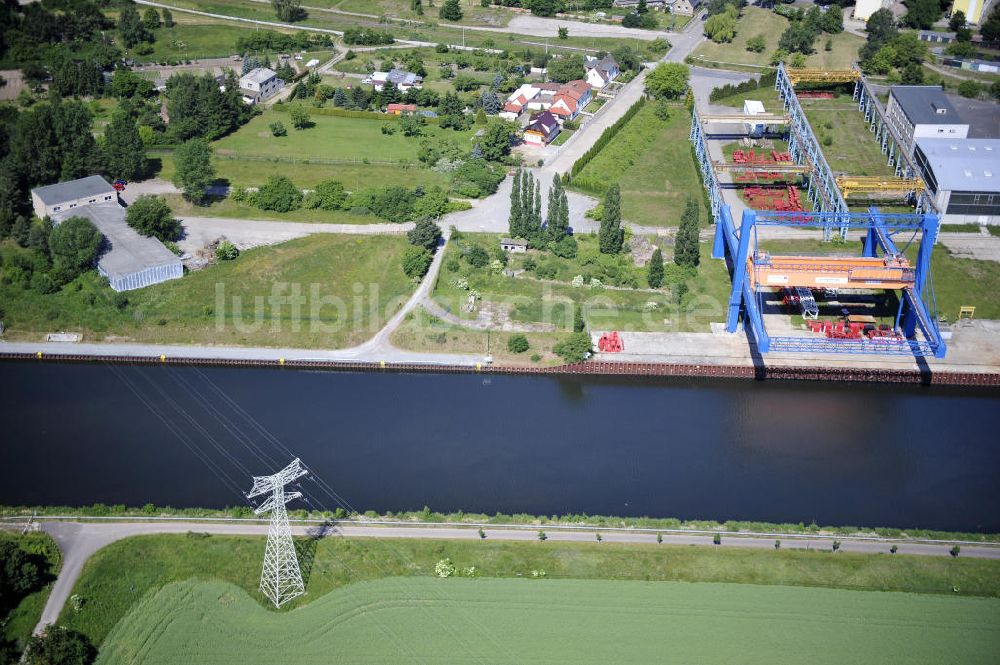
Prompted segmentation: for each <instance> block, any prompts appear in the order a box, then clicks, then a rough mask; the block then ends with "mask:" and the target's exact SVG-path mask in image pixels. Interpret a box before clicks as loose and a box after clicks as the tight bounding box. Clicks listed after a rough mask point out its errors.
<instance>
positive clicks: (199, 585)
mask: <svg viewBox="0 0 1000 665" xmlns="http://www.w3.org/2000/svg"><path fill="white" fill-rule="evenodd" d="M220 636H224V637H223V638H222V639H220ZM791 636H794V639H789V638H790V637H791ZM998 640H1000V601H997V600H995V599H981V598H949V597H942V596H910V595H905V594H884V593H864V592H856V591H839V590H830V589H802V588H794V587H780V586H777V587H759V586H752V585H738V584H685V583H678V582H620V581H594V580H587V581H584V580H534V579H530V580H529V579H521V580H510V579H507V580H495V579H492V580H489V579H444V580H441V579H432V578H421V579H405V578H395V579H384V580H378V581H375V582H366V583H362V584H358V585H355V586H350V587H346V588H344V589H341V590H340V591H338V592H334V593H330V594H327V595H326V596H323V597H322V598H319V599H317V600H316V601H315V602H313V603H312V604H311V605H310V606H308V607H305V608H302V609H299V610H297V611H295V612H292V613H288V614H284V615H278V616H275V615H274V614H273V613H270V612H268V611H266V610H264V609H263V608H261V607H260V606H259V605H257V604H256V603H254V601H253V600H252V599H251V598H249V597H248V596H247V595H246V594H245V593H244V592H243V591H242V590H241V589H239V588H238V587H234V586H232V585H229V584H224V583H220V582H196V581H190V582H180V583H176V584H172V585H170V586H167V587H165V588H163V589H162V590H161V591H160V592H159V593H157V594H156V595H154V596H151V597H147V598H145V599H144V600H143V602H141V603H140V604H138V605H137V606H136V607H135V609H134V610H133V611H132V612H130V613H129V614H128V615H127V616H126V617H125V619H124V620H123V621H122V622H121V623H120V624H119V625H118V626H117V627H116V629H115V630H114V631H113V632H112V633H111V635H109V637H108V640H107V642H106V643H105V646H104V648H103V649H102V651H101V655H100V657H99V658H98V661H97V662H98V663H99V664H107V665H111V664H114V663H134V662H142V663H148V664H155V663H177V662H181V661H183V662H185V663H190V664H192V665H194V664H197V663H206V664H208V663H211V664H216V663H219V664H223V663H244V662H247V659H248V658H250V659H253V660H255V661H258V662H264V661H268V660H280V659H282V658H292V659H293V660H294V662H296V663H324V664H325V663H331V662H341V663H348V662H349V663H387V662H439V663H440V662H449V663H464V662H469V663H473V662H477V663H482V662H517V663H555V662H563V663H612V662H614V663H651V662H659V663H691V662H709V661H710V662H713V663H720V664H727V663H733V664H735V663H740V664H741V665H749V664H752V663H774V662H797V661H798V659H800V658H802V657H803V655H804V652H805V651H807V652H808V662H810V663H830V664H835V663H843V662H866V663H898V662H906V663H940V662H945V661H949V662H962V663H965V664H967V665H973V664H975V663H992V662H994V660H993V657H994V656H995V655H996V651H995V648H996V646H997V643H998Z"/></svg>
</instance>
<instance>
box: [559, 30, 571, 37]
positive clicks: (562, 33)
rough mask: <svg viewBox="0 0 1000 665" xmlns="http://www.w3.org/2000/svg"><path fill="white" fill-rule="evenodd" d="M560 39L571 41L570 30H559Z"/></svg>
mask: <svg viewBox="0 0 1000 665" xmlns="http://www.w3.org/2000/svg"><path fill="white" fill-rule="evenodd" d="M559 39H569V28H559Z"/></svg>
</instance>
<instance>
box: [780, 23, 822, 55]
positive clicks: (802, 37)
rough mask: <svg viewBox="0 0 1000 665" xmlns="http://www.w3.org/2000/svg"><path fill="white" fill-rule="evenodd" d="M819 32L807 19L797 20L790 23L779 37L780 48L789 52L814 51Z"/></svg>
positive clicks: (807, 53)
mask: <svg viewBox="0 0 1000 665" xmlns="http://www.w3.org/2000/svg"><path fill="white" fill-rule="evenodd" d="M817 36H818V33H817V31H816V29H815V28H813V27H812V26H811V25H809V24H808V23H806V22H805V21H796V22H794V23H791V24H789V26H788V27H787V28H785V31H784V32H783V33H781V37H780V38H779V39H778V48H780V49H784V50H786V51H788V52H789V53H802V54H803V55H809V54H810V53H812V52H813V44H814V43H815V42H816V37H817Z"/></svg>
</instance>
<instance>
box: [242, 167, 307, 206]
mask: <svg viewBox="0 0 1000 665" xmlns="http://www.w3.org/2000/svg"><path fill="white" fill-rule="evenodd" d="M254 205H256V206H257V207H258V208H260V209H261V210H274V211H275V212H289V211H291V210H296V209H298V208H301V207H302V191H301V190H300V189H299V188H298V187H296V186H295V184H294V183H293V182H292V181H291V180H290V179H289V178H288V177H287V176H283V175H272V176H268V178H267V180H266V181H265V182H264V184H263V185H261V187H260V189H258V190H257V194H256V195H255V196H254Z"/></svg>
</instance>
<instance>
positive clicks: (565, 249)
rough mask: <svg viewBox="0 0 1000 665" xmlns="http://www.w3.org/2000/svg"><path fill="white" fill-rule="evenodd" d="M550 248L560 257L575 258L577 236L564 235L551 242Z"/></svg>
mask: <svg viewBox="0 0 1000 665" xmlns="http://www.w3.org/2000/svg"><path fill="white" fill-rule="evenodd" d="M549 249H551V250H552V253H553V254H555V255H556V256H558V257H559V258H562V259H575V258H576V253H577V244H576V238H574V237H573V236H569V235H567V236H563V237H562V238H560V239H559V241H558V242H554V243H551V244H550V245H549Z"/></svg>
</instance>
